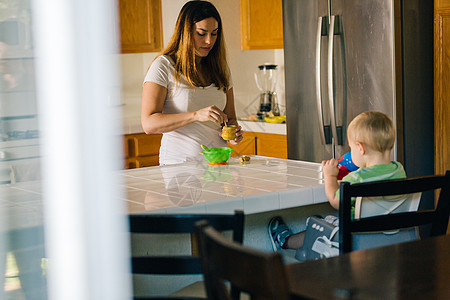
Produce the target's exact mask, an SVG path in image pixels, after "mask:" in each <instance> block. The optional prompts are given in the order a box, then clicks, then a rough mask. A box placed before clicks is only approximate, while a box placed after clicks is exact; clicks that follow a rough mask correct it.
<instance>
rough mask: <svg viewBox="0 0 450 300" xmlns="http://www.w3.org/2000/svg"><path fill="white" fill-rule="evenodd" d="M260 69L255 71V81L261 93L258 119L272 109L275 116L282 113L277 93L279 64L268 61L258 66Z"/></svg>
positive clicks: (262, 117)
mask: <svg viewBox="0 0 450 300" xmlns="http://www.w3.org/2000/svg"><path fill="white" fill-rule="evenodd" d="M258 69H259V71H258V72H256V73H255V81H256V86H257V87H258V89H259V90H260V92H261V94H260V95H259V99H260V100H259V110H258V113H257V114H256V115H257V116H258V119H261V120H262V119H264V117H266V116H267V114H268V112H270V111H272V113H273V115H275V116H278V115H280V110H279V108H278V103H277V101H276V93H275V85H276V82H277V65H274V64H269V63H266V64H263V65H260V66H258Z"/></svg>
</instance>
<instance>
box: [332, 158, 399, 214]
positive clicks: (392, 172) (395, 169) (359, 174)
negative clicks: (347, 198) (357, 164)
mask: <svg viewBox="0 0 450 300" xmlns="http://www.w3.org/2000/svg"><path fill="white" fill-rule="evenodd" d="M399 178H406V173H405V169H403V166H402V164H401V163H399V162H397V161H392V162H391V163H389V164H383V165H375V166H371V167H367V168H359V169H358V170H356V171H353V172H351V173H350V174H348V175H347V176H345V177H344V178H342V181H347V182H350V183H351V184H353V183H362V182H370V181H379V180H388V179H399ZM336 196H337V198H338V200H339V189H338V190H337V191H336ZM355 202H356V199H355V198H352V201H351V204H352V218H353V217H354V216H355Z"/></svg>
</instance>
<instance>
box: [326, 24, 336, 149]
mask: <svg viewBox="0 0 450 300" xmlns="http://www.w3.org/2000/svg"><path fill="white" fill-rule="evenodd" d="M335 17H336V16H333V15H331V16H330V29H329V30H328V101H329V104H330V118H331V132H332V134H333V139H334V144H335V145H336V144H337V143H338V135H337V129H336V111H335V109H334V86H333V47H334V44H333V41H334V21H335Z"/></svg>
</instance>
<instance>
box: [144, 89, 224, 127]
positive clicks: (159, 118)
mask: <svg viewBox="0 0 450 300" xmlns="http://www.w3.org/2000/svg"><path fill="white" fill-rule="evenodd" d="M166 96H167V88H165V87H163V86H161V85H159V84H156V83H154V82H145V83H144V87H143V89H142V106H141V124H142V128H143V129H144V132H145V133H147V134H151V133H164V132H169V131H173V130H176V129H178V128H181V127H183V126H186V125H189V124H191V123H193V122H196V121H198V122H206V121H212V122H215V123H218V124H220V123H222V122H223V120H224V118H226V117H225V115H224V113H223V112H222V111H221V110H220V109H218V108H217V107H216V106H215V105H211V106H208V107H205V108H202V109H200V110H198V111H195V112H187V113H180V114H163V113H162V111H163V107H164V101H165V99H166Z"/></svg>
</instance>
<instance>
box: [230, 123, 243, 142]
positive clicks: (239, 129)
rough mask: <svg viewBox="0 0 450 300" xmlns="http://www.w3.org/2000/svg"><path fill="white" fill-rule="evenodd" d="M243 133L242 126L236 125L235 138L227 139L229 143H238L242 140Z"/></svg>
mask: <svg viewBox="0 0 450 300" xmlns="http://www.w3.org/2000/svg"><path fill="white" fill-rule="evenodd" d="M243 134H244V131H243V130H242V127H241V126H239V125H237V126H236V138H234V140H231V141H229V142H230V144H232V145H237V144H239V143H240V142H241V141H242V139H243V138H244V136H243Z"/></svg>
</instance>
